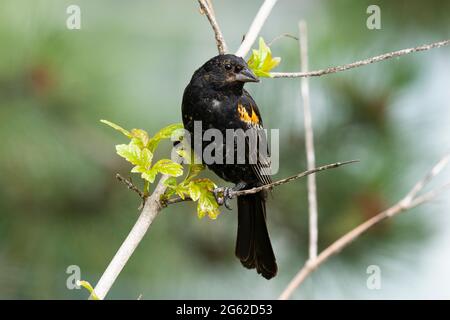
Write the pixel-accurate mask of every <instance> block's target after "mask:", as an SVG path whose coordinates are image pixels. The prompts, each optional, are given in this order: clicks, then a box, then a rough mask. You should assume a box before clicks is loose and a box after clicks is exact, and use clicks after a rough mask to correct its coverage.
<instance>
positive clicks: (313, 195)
mask: <svg viewBox="0 0 450 320" xmlns="http://www.w3.org/2000/svg"><path fill="white" fill-rule="evenodd" d="M298 29H299V35H300V42H299V46H300V64H301V70H302V72H307V71H308V31H307V26H306V22H305V21H300V23H299V24H298ZM300 92H301V98H302V101H303V120H304V125H305V149H306V161H307V166H308V169H309V170H310V169H313V168H314V167H315V166H316V156H315V152H314V131H313V125H312V115H311V103H310V98H309V80H308V78H302V79H301V85H300ZM308 206H309V210H308V212H309V259H310V260H312V259H315V258H316V257H317V239H318V234H319V231H318V228H317V221H318V215H319V214H318V209H317V187H316V176H315V175H314V174H311V175H309V176H308Z"/></svg>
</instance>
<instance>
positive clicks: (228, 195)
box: [213, 187, 233, 210]
mask: <svg viewBox="0 0 450 320" xmlns="http://www.w3.org/2000/svg"><path fill="white" fill-rule="evenodd" d="M232 191H233V188H230V187H219V188H216V189H214V190H213V193H214V197H215V198H216V201H217V203H218V204H219V205H220V206H221V205H224V206H225V208H227V209H228V210H232V208H231V203H230V200H231V199H233V197H232Z"/></svg>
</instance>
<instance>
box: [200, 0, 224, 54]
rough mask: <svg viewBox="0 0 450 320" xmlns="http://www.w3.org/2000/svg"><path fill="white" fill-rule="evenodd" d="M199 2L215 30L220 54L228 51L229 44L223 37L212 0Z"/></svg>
mask: <svg viewBox="0 0 450 320" xmlns="http://www.w3.org/2000/svg"><path fill="white" fill-rule="evenodd" d="M198 4H199V5H200V10H201V12H202V13H204V14H205V15H206V17H207V18H208V21H209V23H210V24H211V27H212V29H213V31H214V36H215V38H216V44H217V50H219V54H225V53H226V52H227V51H228V48H227V44H226V42H225V39H224V37H223V34H222V31H221V30H220V27H219V24H218V23H217V20H216V15H215V14H214V8H213V6H212V3H211V0H198Z"/></svg>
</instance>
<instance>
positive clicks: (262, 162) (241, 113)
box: [237, 91, 272, 184]
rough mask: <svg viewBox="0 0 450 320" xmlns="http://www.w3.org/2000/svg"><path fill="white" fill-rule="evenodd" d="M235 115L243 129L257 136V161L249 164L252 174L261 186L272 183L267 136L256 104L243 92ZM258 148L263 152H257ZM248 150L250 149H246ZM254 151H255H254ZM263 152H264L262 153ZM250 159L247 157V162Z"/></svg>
mask: <svg viewBox="0 0 450 320" xmlns="http://www.w3.org/2000/svg"><path fill="white" fill-rule="evenodd" d="M237 114H238V117H239V120H240V121H241V122H242V123H243V128H244V129H246V130H254V131H253V132H252V134H255V135H257V137H258V139H259V141H258V142H259V144H258V148H257V151H258V152H257V161H256V163H252V164H250V166H251V168H252V170H253V172H254V173H255V175H256V177H257V178H258V180H259V182H261V183H262V184H269V183H271V182H272V179H271V178H270V176H271V169H270V166H271V163H270V154H269V145H268V143H267V135H266V132H265V131H264V127H263V122H262V118H261V114H260V112H259V109H258V106H257V105H256V102H255V101H254V100H253V99H252V97H251V96H250V94H248V92H246V91H244V94H243V95H242V96H241V98H240V99H239V100H238V103H237ZM259 147H262V148H264V150H259ZM247 150H250V147H248V148H247ZM254 151H256V150H254ZM262 151H265V152H262ZM248 158H250V156H249V155H247V161H248V160H249V159H248Z"/></svg>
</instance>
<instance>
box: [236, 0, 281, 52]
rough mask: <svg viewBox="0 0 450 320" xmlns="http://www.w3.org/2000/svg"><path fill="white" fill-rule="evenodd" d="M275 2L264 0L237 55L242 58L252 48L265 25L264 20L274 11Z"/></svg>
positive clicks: (274, 0)
mask: <svg viewBox="0 0 450 320" xmlns="http://www.w3.org/2000/svg"><path fill="white" fill-rule="evenodd" d="M275 3H277V0H265V1H264V3H263V4H262V6H261V8H259V11H258V13H257V14H256V16H255V19H253V22H252V24H251V25H250V28H249V29H248V31H247V33H246V35H245V38H244V41H242V43H241V45H240V47H239V49H238V50H237V51H236V53H235V55H237V56H238V57H242V58H243V57H245V56H246V55H247V53H248V52H249V51H250V49H251V48H252V45H253V43H254V42H255V40H256V38H257V37H258V34H259V32H260V31H261V28H262V27H263V25H264V22H265V21H266V19H267V17H268V16H269V14H270V12H271V11H272V8H273V6H274V5H275Z"/></svg>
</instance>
